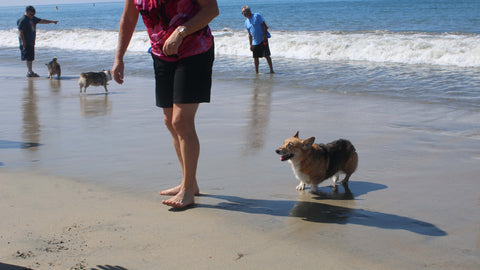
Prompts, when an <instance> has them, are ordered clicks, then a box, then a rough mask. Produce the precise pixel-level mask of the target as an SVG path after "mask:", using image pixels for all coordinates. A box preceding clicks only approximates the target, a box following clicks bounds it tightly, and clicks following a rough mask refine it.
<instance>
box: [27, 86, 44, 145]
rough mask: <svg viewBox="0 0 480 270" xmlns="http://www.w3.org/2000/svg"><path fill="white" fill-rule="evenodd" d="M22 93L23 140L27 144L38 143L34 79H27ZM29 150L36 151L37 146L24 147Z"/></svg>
mask: <svg viewBox="0 0 480 270" xmlns="http://www.w3.org/2000/svg"><path fill="white" fill-rule="evenodd" d="M23 91H24V94H23V103H22V111H23V133H22V136H23V141H24V144H27V145H39V144H40V132H41V129H40V122H39V120H38V105H37V102H38V98H37V94H36V93H35V91H36V90H35V79H28V85H27V87H25V88H24V90H23ZM25 149H28V150H30V151H36V150H37V149H38V147H25Z"/></svg>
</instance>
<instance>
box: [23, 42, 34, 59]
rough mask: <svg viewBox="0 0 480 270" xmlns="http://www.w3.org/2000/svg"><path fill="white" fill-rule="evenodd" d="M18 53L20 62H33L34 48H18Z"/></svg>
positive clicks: (30, 46) (28, 46) (29, 46)
mask: <svg viewBox="0 0 480 270" xmlns="http://www.w3.org/2000/svg"><path fill="white" fill-rule="evenodd" d="M20 52H21V55H22V61H25V60H27V61H33V60H35V46H32V45H27V46H25V47H23V48H22V47H21V46H20Z"/></svg>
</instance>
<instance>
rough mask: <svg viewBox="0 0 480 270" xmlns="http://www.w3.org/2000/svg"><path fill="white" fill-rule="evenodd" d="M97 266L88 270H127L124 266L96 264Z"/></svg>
mask: <svg viewBox="0 0 480 270" xmlns="http://www.w3.org/2000/svg"><path fill="white" fill-rule="evenodd" d="M97 267H98V268H91V269H90V270H127V268H125V267H121V266H118V265H116V266H112V265H97Z"/></svg>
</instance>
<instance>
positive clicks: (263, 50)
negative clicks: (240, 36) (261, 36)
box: [252, 42, 270, 58]
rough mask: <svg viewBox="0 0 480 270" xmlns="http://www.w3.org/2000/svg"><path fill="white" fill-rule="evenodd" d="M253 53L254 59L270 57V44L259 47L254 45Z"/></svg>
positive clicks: (261, 44)
mask: <svg viewBox="0 0 480 270" xmlns="http://www.w3.org/2000/svg"><path fill="white" fill-rule="evenodd" d="M252 52H253V58H261V57H265V56H270V47H269V46H268V42H267V43H266V44H263V43H260V44H258V45H253V46H252Z"/></svg>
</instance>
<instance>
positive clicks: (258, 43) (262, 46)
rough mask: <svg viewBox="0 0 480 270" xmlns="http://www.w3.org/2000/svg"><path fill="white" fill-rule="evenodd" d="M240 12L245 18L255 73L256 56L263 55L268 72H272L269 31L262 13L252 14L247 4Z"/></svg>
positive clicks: (256, 68) (256, 71)
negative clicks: (268, 68)
mask: <svg viewBox="0 0 480 270" xmlns="http://www.w3.org/2000/svg"><path fill="white" fill-rule="evenodd" d="M242 14H243V16H245V17H246V18H247V19H246V20H245V28H246V29H247V31H248V40H249V41H250V50H251V51H252V53H253V60H254V63H255V73H258V64H259V60H258V58H261V57H265V59H267V63H268V66H269V67H270V73H274V72H273V66H272V59H271V58H270V47H269V46H268V38H269V33H268V31H267V29H268V27H267V24H265V20H264V19H263V17H262V15H260V14H258V13H254V14H252V11H251V10H250V7H249V6H244V7H242Z"/></svg>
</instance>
